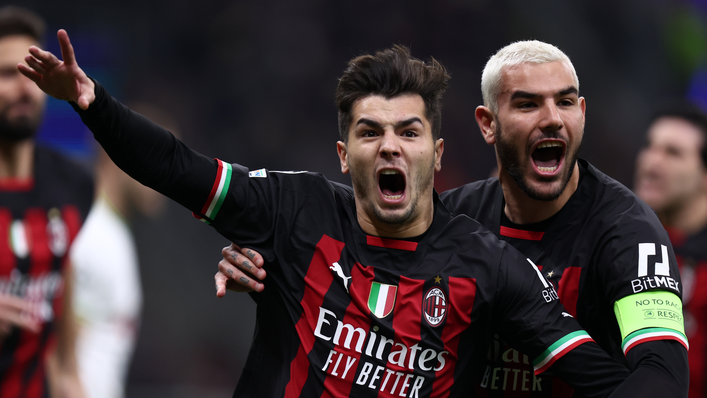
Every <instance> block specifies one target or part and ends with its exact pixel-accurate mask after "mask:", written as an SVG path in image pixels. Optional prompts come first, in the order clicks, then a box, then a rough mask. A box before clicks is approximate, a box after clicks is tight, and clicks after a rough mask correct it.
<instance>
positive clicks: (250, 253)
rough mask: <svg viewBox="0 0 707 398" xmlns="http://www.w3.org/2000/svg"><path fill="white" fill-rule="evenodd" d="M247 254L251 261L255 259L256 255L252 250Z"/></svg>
mask: <svg viewBox="0 0 707 398" xmlns="http://www.w3.org/2000/svg"><path fill="white" fill-rule="evenodd" d="M246 254H247V255H248V257H250V259H251V260H252V259H253V257H255V253H254V252H253V251H252V250H248V251H247V252H246Z"/></svg>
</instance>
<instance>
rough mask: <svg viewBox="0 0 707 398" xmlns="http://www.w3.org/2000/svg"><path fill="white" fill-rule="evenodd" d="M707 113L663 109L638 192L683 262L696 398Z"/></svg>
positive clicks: (705, 305)
mask: <svg viewBox="0 0 707 398" xmlns="http://www.w3.org/2000/svg"><path fill="white" fill-rule="evenodd" d="M706 138H707V115H705V113H704V112H703V111H702V110H701V109H699V108H698V107H697V106H696V105H694V104H689V103H685V102H682V101H680V102H676V103H673V104H670V105H668V106H666V107H664V108H661V109H659V110H658V111H657V112H656V113H655V114H654V115H653V118H652V120H651V122H650V126H649V128H648V131H647V133H646V146H645V147H644V148H643V149H642V150H641V152H640V154H639V156H638V158H637V160H636V180H635V187H634V190H635V192H636V194H637V195H638V196H639V197H640V198H641V199H643V200H644V201H645V202H646V203H647V204H648V205H650V206H651V207H652V208H653V210H655V211H656V213H657V214H658V218H659V219H660V221H661V222H662V223H663V226H664V227H665V229H666V230H667V231H668V234H669V235H670V241H671V242H672V244H673V248H674V249H675V256H676V257H677V261H678V264H679V265H680V275H681V276H682V286H683V296H682V299H683V302H684V304H685V306H684V307H683V310H684V314H685V334H686V335H687V338H688V339H689V341H690V352H689V355H688V358H689V363H690V392H689V396H690V397H704V396H705V394H707V363H706V362H705V361H707V290H703V289H701V288H700V287H701V286H704V284H705V282H707V245H706V244H705V243H706V242H707V145H705V139H706Z"/></svg>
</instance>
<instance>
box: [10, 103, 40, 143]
mask: <svg viewBox="0 0 707 398" xmlns="http://www.w3.org/2000/svg"><path fill="white" fill-rule="evenodd" d="M8 108H9V107H6V108H5V109H2V110H0V140H3V141H5V142H11V143H16V142H21V141H25V140H29V139H32V138H34V136H35V135H36V134H37V131H38V130H39V125H40V124H41V122H42V113H41V112H38V113H37V114H36V115H32V116H21V117H18V118H15V119H14V120H11V119H10V118H9V117H8V115H7V113H8Z"/></svg>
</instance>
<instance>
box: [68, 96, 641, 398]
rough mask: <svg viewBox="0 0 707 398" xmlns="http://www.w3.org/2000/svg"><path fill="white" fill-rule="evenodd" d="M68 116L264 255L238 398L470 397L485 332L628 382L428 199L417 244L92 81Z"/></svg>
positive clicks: (543, 289) (513, 267)
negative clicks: (199, 149)
mask: <svg viewBox="0 0 707 398" xmlns="http://www.w3.org/2000/svg"><path fill="white" fill-rule="evenodd" d="M75 109H77V108H76V107H75ZM77 111H78V112H79V114H80V115H81V117H82V119H83V121H84V123H86V125H87V126H89V128H90V129H91V130H92V131H93V133H94V135H95V137H96V138H97V139H98V141H99V142H100V143H101V144H102V145H103V147H104V148H105V149H106V151H107V152H108V154H109V155H110V156H111V158H112V159H113V160H114V161H115V162H116V164H118V166H120V167H121V168H122V169H123V170H125V171H126V172H128V174H130V175H131V176H133V177H134V178H136V179H137V180H138V181H140V182H142V183H143V184H145V185H148V186H151V187H152V188H154V189H156V190H157V191H159V192H162V193H164V194H165V195H167V196H169V197H171V198H173V199H174V200H176V201H177V202H179V203H181V204H182V205H184V206H185V207H187V208H189V209H191V210H192V211H193V212H194V213H195V214H196V215H197V216H198V217H200V218H202V219H203V220H204V221H206V222H208V223H210V224H211V225H212V226H213V227H214V228H216V230H217V231H218V232H219V233H221V234H222V235H223V236H224V237H226V238H227V239H229V240H232V241H234V242H238V243H240V244H242V245H243V246H245V247H250V248H253V249H255V250H257V251H259V252H260V253H261V254H262V255H263V258H264V259H265V263H266V264H267V265H266V269H267V272H268V281H269V282H268V288H267V289H265V291H264V292H263V293H260V294H253V298H254V300H255V301H256V302H257V304H258V305H257V315H256V316H257V318H256V321H257V324H256V332H255V336H254V340H253V343H252V348H251V351H250V353H249V356H248V359H247V362H246V365H245V368H244V370H243V374H242V375H241V378H240V381H239V383H238V386H237V388H236V391H235V394H234V396H237V397H348V396H353V397H401V396H403V397H404V396H408V397H418V398H422V397H449V396H451V397H462V396H463V397H465V396H468V395H469V394H471V393H472V392H473V385H474V384H475V383H478V380H479V379H480V376H481V374H482V372H483V369H484V366H485V361H484V358H485V357H486V354H487V351H488V344H489V342H490V341H491V337H492V335H493V333H498V334H500V335H501V336H503V337H504V339H506V341H509V342H510V343H512V344H514V345H515V346H516V347H517V348H519V349H522V350H524V351H525V352H526V353H528V355H529V356H530V357H531V358H533V360H534V368H535V371H537V372H542V371H543V370H545V369H546V368H547V367H549V366H550V365H551V364H552V363H553V362H554V361H556V360H557V361H563V360H566V358H567V357H572V356H573V355H574V353H575V352H587V353H589V351H591V352H592V354H591V355H590V356H592V358H594V359H593V360H589V359H586V358H583V359H582V361H585V362H586V364H584V366H585V369H584V370H583V371H581V372H580V370H579V367H570V368H571V370H573V371H574V374H575V375H576V376H578V377H579V378H582V377H584V379H585V380H584V381H585V384H584V385H587V388H589V389H590V390H592V391H593V392H595V393H596V394H604V393H606V392H607V391H610V390H611V389H612V388H613V387H615V386H616V384H617V380H621V378H622V377H625V375H626V374H627V371H626V370H625V369H623V368H622V367H621V366H619V365H618V364H617V363H615V362H612V361H609V359H608V358H607V357H606V356H605V354H603V353H602V352H601V350H600V349H599V348H598V347H597V346H596V345H595V344H593V343H591V344H583V343H584V342H586V341H587V338H588V336H587V335H586V332H584V331H583V330H580V329H579V326H578V325H577V323H576V321H575V320H574V319H573V318H572V317H571V316H569V314H567V313H565V312H564V309H563V308H562V306H561V305H560V304H559V301H558V299H557V295H556V292H555V289H553V287H552V286H551V285H550V284H549V282H547V281H546V280H545V279H544V278H542V277H541V275H540V271H539V270H537V268H536V267H535V266H534V265H533V264H531V263H530V262H529V261H527V259H526V258H525V257H524V256H522V255H521V254H520V253H519V252H518V251H517V250H515V249H513V248H512V247H511V246H510V245H507V244H505V243H503V242H500V241H499V240H498V239H497V238H496V237H495V236H494V235H493V234H492V233H491V232H489V231H488V230H487V229H485V228H483V227H481V226H480V225H479V224H478V223H477V222H476V221H473V220H471V219H470V218H468V217H466V216H459V217H452V216H451V215H450V214H449V212H448V211H447V210H446V209H445V207H444V206H443V205H442V204H441V203H440V202H439V201H438V199H437V198H435V215H434V220H433V223H432V225H431V226H430V228H429V229H428V231H427V232H426V233H425V234H424V235H423V236H420V237H418V239H416V240H413V241H408V240H395V239H384V238H379V237H374V236H370V235H366V234H365V233H364V232H363V231H362V230H361V228H360V227H359V225H358V221H357V217H356V207H355V203H354V198H353V192H352V190H351V188H350V187H348V186H344V185H341V184H337V183H332V182H330V181H328V180H327V179H326V178H324V177H323V176H321V175H319V174H314V173H306V172H272V171H267V170H265V169H261V170H254V171H248V170H247V169H246V168H244V167H242V166H239V165H237V164H228V163H224V162H221V161H220V160H213V159H209V158H207V157H204V156H202V155H200V154H198V153H196V152H194V151H192V150H191V149H189V148H188V147H186V146H185V145H184V144H183V143H181V142H179V141H178V140H176V139H175V138H174V137H173V136H172V135H171V134H169V133H168V132H167V131H166V130H164V129H162V128H160V127H159V126H156V125H154V124H152V123H151V122H149V121H148V120H147V119H145V118H143V117H142V116H140V115H138V114H136V113H134V112H131V111H130V110H129V109H127V108H125V107H124V106H122V105H121V104H119V103H118V102H117V101H116V100H114V99H112V98H111V97H110V96H109V95H108V94H107V93H106V92H105V90H104V89H103V88H102V87H101V86H100V85H99V84H97V85H96V100H95V102H94V103H93V104H91V106H90V107H89V109H88V110H87V111H80V110H78V109H77ZM234 316H238V315H237V313H236V314H234ZM585 350H586V351H585ZM565 354H567V355H565ZM595 354H596V355H597V356H594V355H595ZM563 355H564V357H563ZM601 355H604V359H603V360H601V359H599V357H601ZM559 363H561V362H559ZM589 375H593V376H589ZM587 380H588V381H587ZM602 383H605V384H602Z"/></svg>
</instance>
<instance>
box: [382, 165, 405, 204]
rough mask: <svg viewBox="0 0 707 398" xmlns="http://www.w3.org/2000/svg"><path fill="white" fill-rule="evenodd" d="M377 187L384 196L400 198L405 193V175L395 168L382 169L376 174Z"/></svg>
mask: <svg viewBox="0 0 707 398" xmlns="http://www.w3.org/2000/svg"><path fill="white" fill-rule="evenodd" d="M378 188H379V189H380V191H381V193H382V194H383V197H384V198H386V199H390V200H397V199H400V198H402V197H403V194H404V193H405V177H404V176H403V175H402V174H400V173H399V172H398V171H395V170H383V171H382V172H381V174H380V175H379V176H378Z"/></svg>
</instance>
